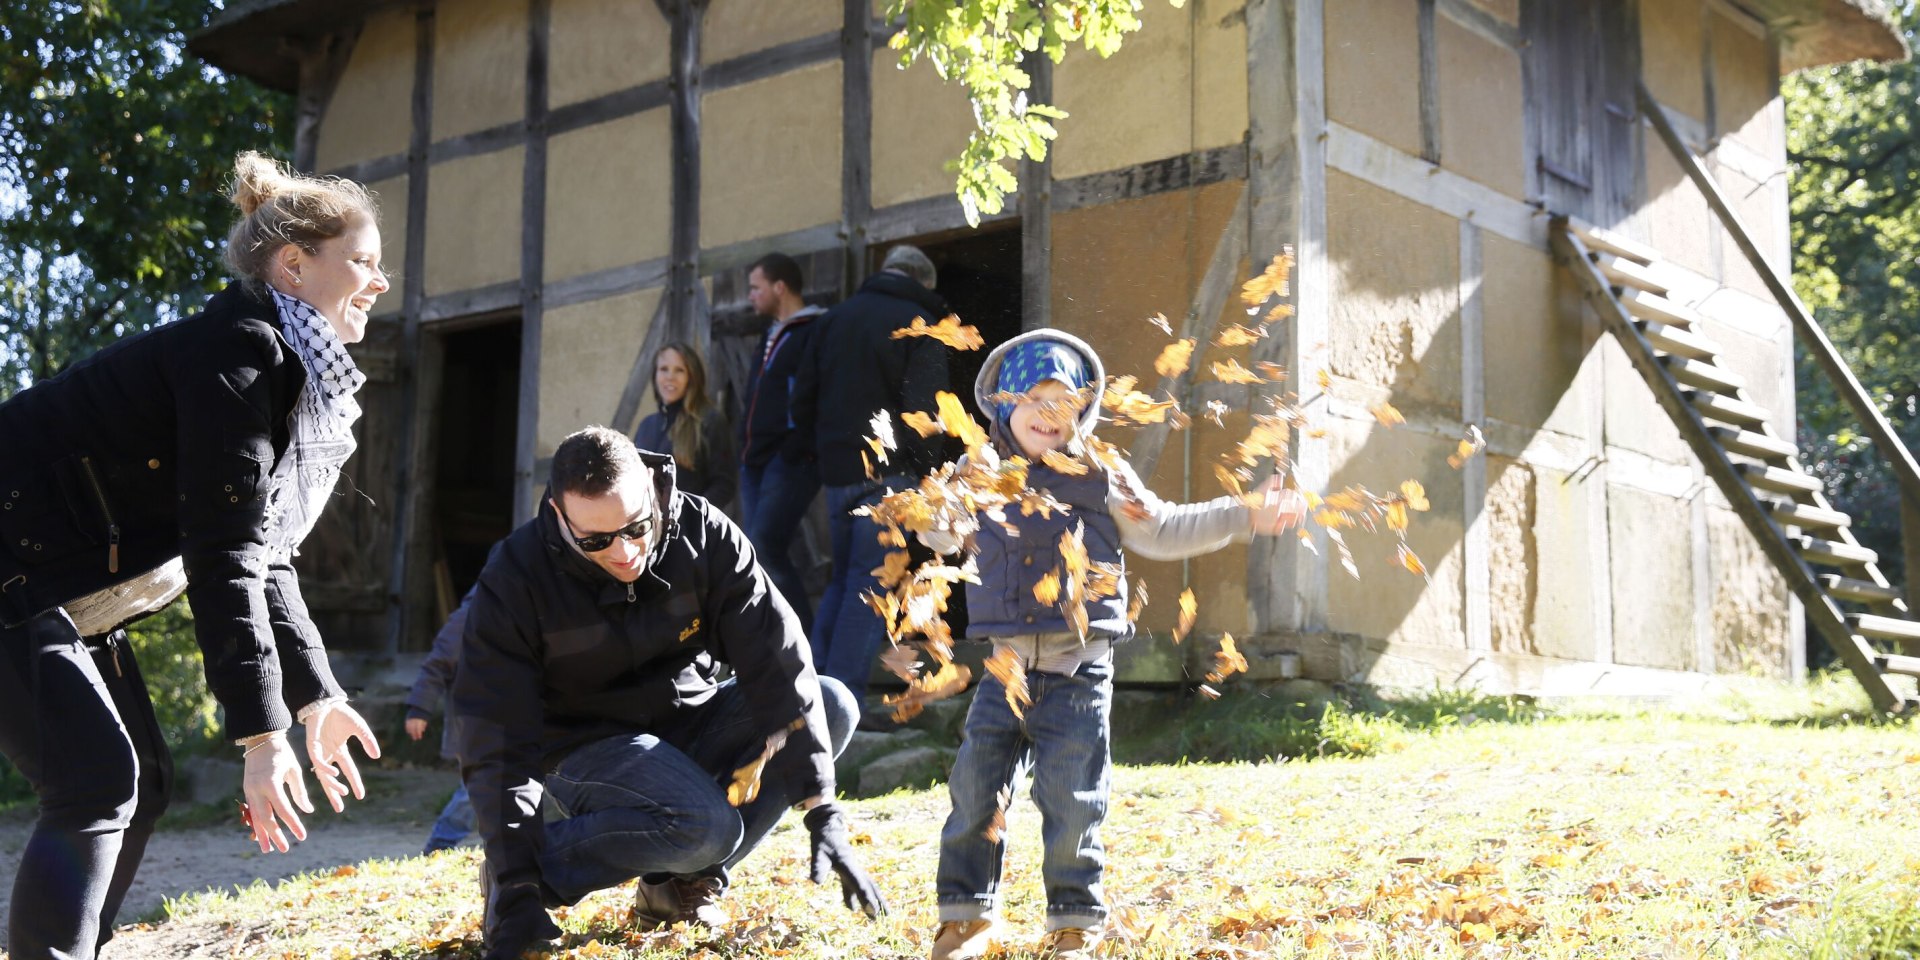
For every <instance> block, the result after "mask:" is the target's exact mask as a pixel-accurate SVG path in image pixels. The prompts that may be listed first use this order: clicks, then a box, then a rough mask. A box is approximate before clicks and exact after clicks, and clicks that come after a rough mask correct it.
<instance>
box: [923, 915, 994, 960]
mask: <svg viewBox="0 0 1920 960" xmlns="http://www.w3.org/2000/svg"><path fill="white" fill-rule="evenodd" d="M992 935H993V921H992V920H946V921H943V922H942V923H941V924H940V928H939V929H938V930H937V931H935V933H934V935H933V960H980V958H981V957H984V956H986V955H987V948H988V947H990V946H993V936H992Z"/></svg>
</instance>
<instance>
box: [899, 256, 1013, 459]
mask: <svg viewBox="0 0 1920 960" xmlns="http://www.w3.org/2000/svg"><path fill="white" fill-rule="evenodd" d="M900 242H902V243H910V244H913V245H914V246H916V247H919V248H920V249H921V250H923V251H925V252H926V254H927V257H928V258H929V259H931V260H932V261H933V266H934V269H935V270H937V271H938V272H939V281H938V283H939V290H938V291H937V292H938V293H939V294H940V295H941V296H942V297H945V298H946V300H947V306H948V307H949V308H950V309H952V310H953V312H954V313H957V314H959V315H960V319H961V320H962V321H964V322H965V323H968V324H970V325H972V326H975V327H978V328H979V329H980V336H981V337H982V338H983V339H985V340H986V341H987V346H986V349H984V350H970V351H965V352H962V353H959V354H956V355H955V357H954V364H953V388H954V390H953V392H954V393H956V394H958V395H959V396H960V399H961V401H962V402H964V403H965V404H966V406H967V411H968V412H969V413H972V414H973V415H974V417H975V418H976V419H978V418H979V417H980V410H979V409H978V408H977V407H976V406H975V404H974V400H973V380H974V377H976V376H978V375H979V373H980V366H981V364H983V363H984V362H986V359H987V354H988V353H990V352H992V350H993V348H994V347H997V346H999V345H1000V344H1002V343H1005V342H1007V341H1008V340H1010V339H1012V338H1013V336H1014V335H1015V334H1018V333H1019V332H1020V291H1021V258H1020V225H1019V223H1018V222H1017V221H1016V222H1013V223H998V224H993V225H991V226H988V227H983V228H981V229H978V230H961V231H953V232H948V233H940V234H930V235H927V236H923V237H915V238H911V239H907V240H903V241H900ZM891 247H893V244H886V245H884V246H876V247H873V248H872V249H871V250H870V251H869V256H870V257H871V263H869V264H868V269H869V271H870V272H871V271H874V270H878V269H880V263H881V261H882V260H883V259H884V258H885V257H886V254H887V250H888V249H890V248H891ZM927 319H928V320H929V321H931V320H938V319H939V318H938V317H928V318H927ZM982 422H985V421H984V420H983V421H982Z"/></svg>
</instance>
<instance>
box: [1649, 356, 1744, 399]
mask: <svg viewBox="0 0 1920 960" xmlns="http://www.w3.org/2000/svg"><path fill="white" fill-rule="evenodd" d="M1660 364H1661V366H1664V367H1666V368H1667V372H1668V373H1671V374H1673V378H1674V379H1675V380H1678V381H1680V382H1681V383H1684V384H1686V385H1687V386H1689V387H1699V388H1701V389H1703V390H1711V391H1713V392H1714V393H1739V392H1740V391H1741V390H1743V389H1745V388H1746V386H1747V382H1746V381H1745V380H1742V379H1740V375H1739V374H1737V373H1734V372H1733V371H1731V370H1728V369H1726V368H1724V367H1721V366H1719V365H1717V364H1713V363H1708V362H1706V361H1704V360H1688V359H1687V358H1685V357H1671V356H1669V357H1661V358H1660Z"/></svg>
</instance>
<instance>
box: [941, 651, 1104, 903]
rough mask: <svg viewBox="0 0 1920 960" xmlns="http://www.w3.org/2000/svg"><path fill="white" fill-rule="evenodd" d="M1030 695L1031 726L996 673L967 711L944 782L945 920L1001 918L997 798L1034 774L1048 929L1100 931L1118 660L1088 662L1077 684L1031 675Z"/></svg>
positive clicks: (1002, 852)
mask: <svg viewBox="0 0 1920 960" xmlns="http://www.w3.org/2000/svg"><path fill="white" fill-rule="evenodd" d="M1027 690H1028V692H1029V693H1031V694H1032V696H1033V702H1032V703H1031V704H1029V705H1027V707H1026V709H1025V713H1026V717H1025V719H1021V718H1019V717H1016V716H1014V713H1013V710H1012V708H1011V707H1009V706H1008V704H1007V691H1006V687H1004V686H1003V685H1001V683H1000V681H999V680H997V679H994V678H993V677H992V676H991V675H989V676H987V677H986V678H985V679H982V680H981V681H980V686H979V689H978V690H977V691H975V693H974V696H973V706H972V707H971V708H970V709H969V710H968V711H967V727H966V740H965V741H964V742H963V743H961V745H960V756H959V757H958V758H957V759H956V760H955V761H954V763H953V775H952V777H951V778H950V779H949V781H948V784H947V791H948V793H949V795H951V796H952V798H953V812H952V813H951V814H948V815H947V825H946V827H945V828H944V829H942V830H941V831H940V872H939V874H938V878H939V879H938V881H937V889H938V892H939V901H940V919H941V920H942V921H947V920H980V919H986V918H989V917H993V916H994V915H995V912H996V909H997V906H998V903H999V894H1000V878H1001V868H1002V867H1003V865H1004V863H1005V860H1006V852H1007V846H1006V838H1005V837H1004V836H1002V837H1001V838H999V839H997V840H988V839H987V837H986V833H987V829H988V827H989V826H990V825H991V824H992V822H993V815H994V811H995V810H996V809H998V807H999V805H1000V801H999V795H1000V792H1001V791H1002V790H1004V791H1006V794H1007V796H1008V797H1009V798H1011V797H1012V795H1013V791H1014V785H1015V784H1016V783H1017V782H1018V781H1019V780H1020V779H1021V778H1022V777H1024V776H1025V774H1026V773H1027V772H1028V771H1029V770H1031V771H1032V774H1033V802H1034V805H1035V806H1037V807H1039V808H1040V836H1041V839H1042V841H1043V842H1044V844H1045V848H1046V854H1045V857H1044V859H1043V860H1042V861H1041V865H1040V871H1041V876H1042V877H1043V878H1044V880H1045V881H1046V888H1047V929H1048V930H1060V929H1065V928H1069V927H1079V928H1084V929H1095V928H1098V927H1099V926H1101V925H1102V924H1103V923H1104V922H1105V920H1106V916H1107V906H1106V902H1105V900H1104V899H1103V898H1102V896H1101V889H1100V877H1101V873H1102V871H1103V870H1104V869H1105V866H1106V854H1105V851H1103V850H1102V849H1101V846H1100V834H1099V830H1100V824H1101V823H1102V822H1103V821H1105V820H1106V818H1107V793H1108V790H1109V788H1110V784H1111V780H1112V773H1113V755H1112V753H1111V752H1110V750H1109V745H1108V740H1109V737H1110V726H1111V725H1110V719H1111V717H1112V713H1113V662H1112V660H1111V659H1103V660H1099V661H1095V662H1093V663H1087V664H1082V665H1081V666H1080V669H1079V670H1078V671H1076V672H1075V673H1074V674H1073V675H1072V676H1067V675H1064V674H1057V673H1040V672H1038V671H1035V672H1030V673H1028V674H1027ZM1009 819H1011V817H1009Z"/></svg>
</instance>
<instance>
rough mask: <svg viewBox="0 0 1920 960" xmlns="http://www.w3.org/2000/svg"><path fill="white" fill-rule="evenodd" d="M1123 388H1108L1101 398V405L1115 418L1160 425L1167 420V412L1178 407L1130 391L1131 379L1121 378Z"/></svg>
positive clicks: (1166, 401) (1169, 401) (1135, 391)
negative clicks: (1123, 384) (1124, 385)
mask: <svg viewBox="0 0 1920 960" xmlns="http://www.w3.org/2000/svg"><path fill="white" fill-rule="evenodd" d="M1121 379H1122V380H1124V381H1126V387H1125V388H1119V387H1118V382H1116V385H1115V386H1109V387H1108V388H1107V391H1106V393H1105V394H1104V395H1103V396H1102V397H1101V403H1103V404H1104V405H1105V406H1106V408H1107V409H1108V410H1110V411H1112V412H1113V415H1114V416H1115V417H1116V418H1119V419H1121V420H1131V421H1133V422H1134V423H1162V422H1165V421H1166V419H1167V411H1169V410H1173V409H1174V408H1176V407H1177V406H1178V404H1176V403H1175V402H1174V401H1172V400H1155V399H1153V398H1152V397H1150V396H1148V395H1146V394H1144V393H1141V392H1140V391H1138V390H1134V389H1131V387H1132V382H1131V381H1132V380H1133V378H1132V377H1123V378H1121Z"/></svg>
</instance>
